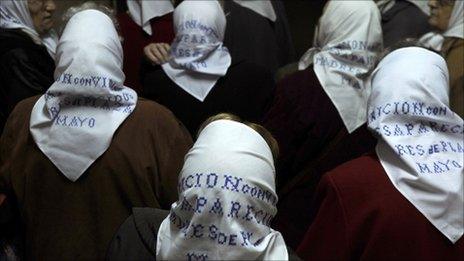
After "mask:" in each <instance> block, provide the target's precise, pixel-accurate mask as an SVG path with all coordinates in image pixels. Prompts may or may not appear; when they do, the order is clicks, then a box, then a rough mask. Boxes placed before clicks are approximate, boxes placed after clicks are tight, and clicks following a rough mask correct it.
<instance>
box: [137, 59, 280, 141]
mask: <svg viewBox="0 0 464 261" xmlns="http://www.w3.org/2000/svg"><path fill="white" fill-rule="evenodd" d="M232 62H233V61H232ZM143 83H144V92H143V94H142V95H143V96H144V97H146V98H148V99H151V100H154V101H156V102H159V103H160V104H162V105H164V106H166V107H168V108H169V109H170V110H171V111H172V112H173V113H174V114H175V115H176V117H177V118H179V119H180V120H181V121H182V122H183V123H184V124H185V126H186V127H187V129H188V130H189V131H190V133H191V134H192V136H196V133H197V131H198V127H199V126H200V125H201V123H203V121H205V120H206V119H207V118H208V117H210V116H213V115H216V114H218V113H222V112H229V113H233V114H235V115H237V116H239V117H241V118H242V119H243V120H247V121H252V122H256V121H258V120H259V119H261V118H262V117H263V115H264V113H265V112H266V110H267V109H268V107H269V105H270V103H271V101H272V97H273V93H274V87H275V86H274V80H273V77H272V75H271V73H270V72H269V71H268V70H266V69H265V68H263V67H260V66H257V65H255V64H253V63H250V62H246V61H241V62H237V63H234V62H233V64H232V65H231V66H230V67H229V69H228V71H227V74H226V75H225V76H224V77H221V78H220V79H219V80H218V81H217V83H216V85H215V86H214V87H213V89H212V90H211V92H210V93H209V94H208V96H207V97H206V99H205V100H204V101H203V102H201V101H199V100H197V99H196V98H194V97H193V96H192V95H190V94H189V93H187V92H186V91H184V90H183V89H181V88H180V87H179V86H177V85H176V83H175V82H173V81H172V80H171V79H170V78H169V77H168V76H167V75H166V73H165V72H164V71H163V70H162V69H161V67H160V66H158V67H151V69H150V71H148V72H146V74H145V77H144V82H143Z"/></svg>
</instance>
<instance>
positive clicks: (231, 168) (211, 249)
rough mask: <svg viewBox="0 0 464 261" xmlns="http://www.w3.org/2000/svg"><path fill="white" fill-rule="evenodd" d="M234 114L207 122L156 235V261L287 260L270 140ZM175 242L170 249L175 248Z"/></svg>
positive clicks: (186, 163) (254, 125)
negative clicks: (277, 226) (277, 220)
mask: <svg viewBox="0 0 464 261" xmlns="http://www.w3.org/2000/svg"><path fill="white" fill-rule="evenodd" d="M261 133H267V131H266V130H265V129H264V128H262V127H260V126H259V125H256V124H251V123H246V122H242V121H241V120H240V118H238V117H237V116H235V115H231V114H220V115H216V116H213V117H212V118H209V119H208V120H207V121H206V122H205V123H204V124H203V126H202V128H201V129H200V132H199V136H198V138H197V140H196V142H195V144H194V145H193V147H192V149H190V151H189V152H188V153H187V155H186V156H185V162H184V166H183V168H182V171H181V173H180V175H179V182H178V191H179V199H178V201H177V202H175V203H174V204H173V205H172V206H171V212H170V214H169V217H168V218H166V219H165V220H164V221H163V223H162V225H161V227H160V229H159V233H158V242H159V244H158V245H157V247H158V249H157V258H159V259H163V260H164V259H168V260H178V259H185V258H186V257H187V259H189V258H204V259H211V260H219V259H222V260H257V259H264V260H287V258H288V255H287V250H286V248H285V243H284V241H283V238H282V236H281V235H280V233H278V232H276V231H274V230H272V229H271V227H270V224H271V221H272V219H273V217H274V216H275V214H276V213H277V208H276V204H277V200H278V199H277V194H276V188H275V167H274V161H273V153H272V152H271V146H272V145H269V144H270V143H271V144H272V142H270V143H269V142H268V141H267V140H265V137H266V138H269V137H271V136H270V134H269V136H267V135H266V134H265V135H262V134H261ZM173 242H174V243H173Z"/></svg>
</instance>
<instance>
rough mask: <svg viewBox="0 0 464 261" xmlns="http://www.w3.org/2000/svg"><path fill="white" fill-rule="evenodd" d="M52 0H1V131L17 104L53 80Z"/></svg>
mask: <svg viewBox="0 0 464 261" xmlns="http://www.w3.org/2000/svg"><path fill="white" fill-rule="evenodd" d="M54 12H55V3H54V1H53V0H2V1H0V86H1V87H0V134H1V133H2V130H3V127H4V125H5V122H6V119H7V118H8V115H9V114H10V113H11V111H12V110H13V109H14V107H15V106H16V104H17V103H18V102H19V101H21V100H23V99H25V98H28V97H31V96H34V95H38V94H43V93H44V92H45V91H46V90H47V88H48V86H50V85H51V84H52V82H53V71H54V70H55V63H54V54H55V49H56V41H57V40H58V39H57V38H58V37H57V35H56V34H55V33H54V32H53V30H52V26H53V13H54Z"/></svg>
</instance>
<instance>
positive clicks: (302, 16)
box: [283, 0, 326, 57]
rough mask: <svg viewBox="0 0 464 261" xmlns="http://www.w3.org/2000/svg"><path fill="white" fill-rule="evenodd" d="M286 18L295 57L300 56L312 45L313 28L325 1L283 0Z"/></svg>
mask: <svg viewBox="0 0 464 261" xmlns="http://www.w3.org/2000/svg"><path fill="white" fill-rule="evenodd" d="M283 1H284V3H285V8H286V11H287V19H288V22H289V24H290V31H291V32H292V37H293V45H294V46H295V50H296V54H297V57H301V56H302V55H303V54H304V52H306V50H308V49H309V47H311V46H312V42H313V35H314V28H315V26H316V24H317V22H318V20H319V17H320V16H321V14H322V8H323V7H324V4H325V2H326V1H323V0H283Z"/></svg>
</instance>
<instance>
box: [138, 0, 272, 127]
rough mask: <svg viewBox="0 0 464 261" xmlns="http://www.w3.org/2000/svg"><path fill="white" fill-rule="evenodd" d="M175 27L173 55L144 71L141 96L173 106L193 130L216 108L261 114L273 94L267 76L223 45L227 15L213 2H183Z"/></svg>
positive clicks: (254, 117) (244, 114) (252, 115)
mask: <svg viewBox="0 0 464 261" xmlns="http://www.w3.org/2000/svg"><path fill="white" fill-rule="evenodd" d="M174 26H175V32H176V38H175V39H174V42H173V43H172V46H171V57H172V58H171V59H170V60H169V62H167V63H164V64H163V65H162V66H161V67H160V66H158V67H152V68H151V69H150V70H149V71H147V73H146V75H145V77H144V81H143V83H144V92H143V96H144V97H146V98H149V99H153V100H155V101H157V102H159V103H161V104H163V105H165V106H166V107H168V108H169V109H170V110H172V111H173V112H174V114H175V115H176V116H177V117H178V118H179V119H180V120H181V121H182V122H183V123H184V124H185V125H186V127H187V129H188V130H189V131H190V133H191V134H192V135H194V134H195V133H196V132H197V130H198V127H199V126H200V124H201V123H202V122H203V121H204V120H206V119H207V118H208V117H210V116H212V115H215V114H217V113H220V112H230V113H234V114H237V116H239V117H241V118H243V119H244V120H248V121H256V120H258V119H260V118H261V117H262V116H263V114H264V112H265V111H266V109H267V106H268V104H269V103H270V101H271V99H272V93H273V91H274V82H273V79H272V75H271V73H270V72H269V71H267V70H266V69H264V68H262V67H260V66H258V65H256V64H253V63H250V62H247V61H244V60H239V61H234V60H233V59H232V57H231V55H230V54H229V51H228V49H227V47H225V46H224V45H223V39H224V32H225V29H226V17H225V15H224V12H223V10H222V8H221V6H220V4H219V3H218V1H183V2H182V3H181V4H180V5H179V6H177V8H176V10H175V11H174Z"/></svg>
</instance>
